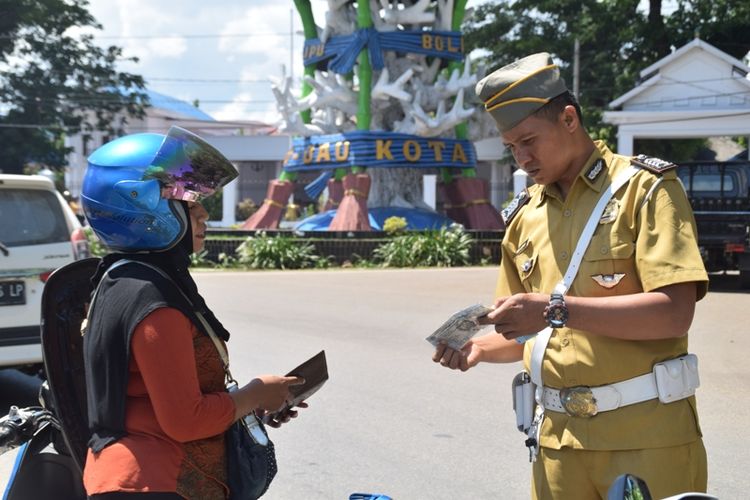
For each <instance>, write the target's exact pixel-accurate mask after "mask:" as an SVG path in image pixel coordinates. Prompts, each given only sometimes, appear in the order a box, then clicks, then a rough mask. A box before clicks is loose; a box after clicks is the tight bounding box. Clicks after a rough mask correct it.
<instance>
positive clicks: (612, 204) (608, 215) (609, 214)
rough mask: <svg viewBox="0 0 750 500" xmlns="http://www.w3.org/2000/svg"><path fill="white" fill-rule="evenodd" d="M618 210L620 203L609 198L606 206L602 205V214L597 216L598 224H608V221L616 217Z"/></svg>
mask: <svg viewBox="0 0 750 500" xmlns="http://www.w3.org/2000/svg"><path fill="white" fill-rule="evenodd" d="M619 211H620V203H619V202H618V201H617V200H615V199H611V200H609V203H607V206H606V207H604V212H602V216H601V217H600V218H599V224H609V223H610V222H614V221H615V219H616V218H617V212H619Z"/></svg>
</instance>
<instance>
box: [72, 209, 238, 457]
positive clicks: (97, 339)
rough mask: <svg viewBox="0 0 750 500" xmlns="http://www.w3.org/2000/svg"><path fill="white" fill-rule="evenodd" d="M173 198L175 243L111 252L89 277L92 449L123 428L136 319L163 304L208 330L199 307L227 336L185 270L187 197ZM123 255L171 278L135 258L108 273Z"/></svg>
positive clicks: (115, 436)
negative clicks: (177, 223)
mask: <svg viewBox="0 0 750 500" xmlns="http://www.w3.org/2000/svg"><path fill="white" fill-rule="evenodd" d="M174 203H175V204H176V207H175V209H176V210H182V211H184V214H185V217H186V219H187V230H186V231H185V234H184V236H183V237H182V238H181V239H180V241H179V242H178V243H177V244H176V245H175V246H173V247H172V248H170V249H169V250H165V251H163V252H142V253H112V254H109V255H107V256H105V257H104V258H103V259H102V261H101V262H100V263H99V266H98V267H97V270H96V272H95V273H94V276H92V278H91V282H92V284H93V286H94V289H95V290H97V289H98V291H97V292H96V293H97V295H96V301H95V303H94V304H93V305H92V310H91V314H90V316H89V321H88V327H87V332H86V334H85V335H84V341H83V346H84V366H85V370H86V396H87V406H88V419H89V430H90V431H91V437H90V439H89V442H88V445H89V447H90V448H91V449H92V450H93V451H95V452H98V451H100V450H102V449H103V448H104V447H106V446H108V445H110V444H112V443H114V442H115V441H117V440H118V439H120V438H121V437H122V436H124V435H125V434H126V431H125V396H126V389H127V383H128V366H129V363H130V340H131V337H132V334H133V331H134V330H135V328H136V326H137V325H138V323H140V322H141V321H142V320H143V319H144V318H145V317H146V316H148V314H150V313H151V312H152V311H154V310H156V309H158V308H161V307H172V308H175V309H178V310H179V311H181V312H182V313H183V314H185V316H187V317H188V318H190V320H191V321H192V322H193V324H194V325H195V326H196V327H197V328H198V329H199V330H201V331H202V332H203V333H204V334H206V335H208V332H207V331H206V329H205V328H204V327H203V325H202V323H201V322H200V320H199V319H198V317H197V315H196V314H195V313H196V311H198V312H200V313H201V314H202V315H203V316H204V318H205V319H206V321H207V322H208V324H209V325H210V326H211V328H212V329H213V331H214V332H215V333H216V335H218V336H219V337H220V338H222V339H223V340H224V341H226V340H228V339H229V332H227V330H226V329H225V328H224V326H223V325H222V324H221V323H220V322H219V320H218V319H217V318H216V316H215V315H214V314H213V312H212V311H211V310H210V309H209V308H208V306H207V305H206V301H205V300H204V299H203V297H201V295H200V293H198V287H197V285H196V284H195V281H194V280H193V278H192V276H191V275H190V273H189V271H188V267H189V265H190V254H191V253H192V252H193V231H192V225H191V223H190V216H189V208H188V205H187V202H184V201H180V202H174ZM123 259H127V260H131V261H138V262H144V263H147V264H150V265H152V266H156V267H157V268H159V269H160V270H161V271H163V272H164V273H165V274H166V275H167V276H169V278H170V279H165V278H164V277H163V276H162V275H161V274H159V273H157V272H156V271H154V270H153V269H151V268H149V267H147V266H142V265H137V264H125V265H121V266H118V267H117V268H115V269H113V270H111V271H110V272H109V273H107V270H108V269H110V267H111V266H112V265H113V264H115V263H116V262H118V261H120V260H123ZM105 273H107V275H106V276H105ZM178 289H179V290H178ZM186 297H187V300H186ZM175 383H179V382H178V381H175Z"/></svg>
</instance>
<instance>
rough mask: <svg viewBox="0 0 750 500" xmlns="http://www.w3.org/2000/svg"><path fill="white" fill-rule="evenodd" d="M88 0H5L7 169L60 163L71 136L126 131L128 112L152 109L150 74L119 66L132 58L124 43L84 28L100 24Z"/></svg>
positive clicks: (0, 41)
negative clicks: (106, 41)
mask: <svg viewBox="0 0 750 500" xmlns="http://www.w3.org/2000/svg"><path fill="white" fill-rule="evenodd" d="M87 4H88V2H86V1H83V0H76V1H69V0H45V1H39V0H0V66H2V67H3V71H2V72H0V102H2V103H3V107H4V110H3V112H2V114H1V115H0V150H2V151H3V167H2V168H3V170H4V171H5V172H7V173H21V172H22V171H23V167H24V165H26V164H28V163H30V162H36V163H40V164H44V165H47V166H49V167H51V168H58V169H59V168H60V167H62V166H64V164H65V155H66V154H67V153H68V152H69V151H70V148H67V147H65V144H64V137H65V136H66V135H71V134H73V133H76V132H79V131H92V130H101V131H104V133H105V134H107V135H110V136H112V137H114V136H118V135H120V134H121V133H122V130H123V127H124V126H125V125H126V123H127V117H128V116H135V117H142V116H143V114H144V106H145V105H147V96H146V94H145V93H144V81H143V78H142V77H140V76H138V75H134V74H130V73H124V72H118V71H117V70H116V68H115V67H116V64H118V63H120V62H121V61H123V60H128V58H124V57H123V56H122V49H121V48H119V47H116V46H110V47H107V48H101V47H99V46H98V45H96V44H95V43H94V40H93V37H92V35H81V34H76V33H80V28H85V27H94V28H100V26H99V25H98V23H97V22H96V20H95V19H94V18H93V17H92V16H91V14H90V13H89V12H88V10H87V7H88V5H87ZM129 60H132V61H135V60H136V59H135V58H130V59H129Z"/></svg>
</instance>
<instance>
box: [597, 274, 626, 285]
mask: <svg viewBox="0 0 750 500" xmlns="http://www.w3.org/2000/svg"><path fill="white" fill-rule="evenodd" d="M624 277H625V274H623V273H617V274H595V275H593V276H592V277H591V279H592V280H594V281H596V283H597V284H598V285H599V286H603V287H604V288H614V287H616V286H617V284H618V283H619V282H620V281H622V278H624Z"/></svg>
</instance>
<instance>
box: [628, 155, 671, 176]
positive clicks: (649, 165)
mask: <svg viewBox="0 0 750 500" xmlns="http://www.w3.org/2000/svg"><path fill="white" fill-rule="evenodd" d="M630 163H632V164H633V165H636V166H638V167H641V168H645V169H646V170H648V171H650V172H653V173H655V174H661V173H664V172H666V171H667V170H672V169H673V168H677V165H675V164H674V163H671V162H668V161H666V160H661V159H659V158H654V157H652V156H646V155H638V156H636V157H634V158H631V159H630Z"/></svg>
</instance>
